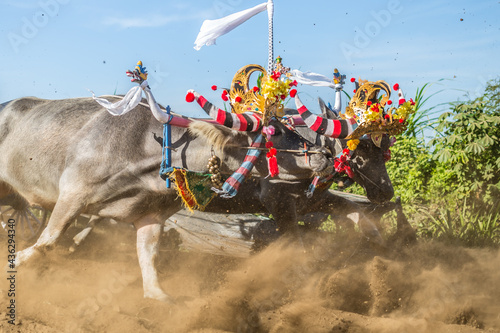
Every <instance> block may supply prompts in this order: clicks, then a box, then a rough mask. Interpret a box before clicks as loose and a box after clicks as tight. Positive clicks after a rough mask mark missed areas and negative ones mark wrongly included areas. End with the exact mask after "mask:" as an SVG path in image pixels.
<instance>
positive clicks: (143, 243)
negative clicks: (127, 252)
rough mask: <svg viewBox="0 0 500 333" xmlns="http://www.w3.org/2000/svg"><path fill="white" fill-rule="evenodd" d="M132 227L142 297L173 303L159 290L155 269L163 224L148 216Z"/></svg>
mask: <svg viewBox="0 0 500 333" xmlns="http://www.w3.org/2000/svg"><path fill="white" fill-rule="evenodd" d="M134 225H135V227H136V229H137V257H138V259H139V265H140V266H141V273H142V284H143V288H144V297H145V298H153V299H157V300H159V301H163V302H168V303H173V300H172V298H171V297H170V296H168V295H167V294H165V292H164V291H163V290H162V289H161V287H160V283H159V282H158V272H157V271H156V267H155V259H156V257H157V256H158V250H159V242H160V236H161V232H162V227H163V223H161V222H158V219H157V218H155V217H152V216H151V215H150V216H146V217H144V218H142V219H140V220H139V221H137V222H135V223H134Z"/></svg>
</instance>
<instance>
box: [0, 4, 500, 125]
mask: <svg viewBox="0 0 500 333" xmlns="http://www.w3.org/2000/svg"><path fill="white" fill-rule="evenodd" d="M261 2H264V0H257V1H254V0H251V1H250V0H245V1H243V0H214V1H212V0H210V1H201V0H183V1H143V2H141V3H140V5H138V4H137V2H135V1H134V2H132V1H123V0H121V1H99V2H98V1H94V0H86V1H76V0H36V1H31V0H21V1H16V0H0V6H1V9H2V12H1V13H2V15H1V17H2V20H1V21H0V60H1V63H2V75H0V82H1V83H0V101H2V102H3V101H7V100H11V99H14V98H18V97H22V96H28V95H29V96H37V97H41V98H50V99H61V98H69V97H82V96H90V93H89V92H88V90H87V89H91V90H93V91H94V92H95V93H96V94H98V95H104V94H113V93H115V92H116V93H119V94H124V93H126V92H127V91H128V89H130V88H131V87H132V86H133V84H132V83H130V81H129V80H128V78H127V77H126V76H125V70H127V69H133V67H134V65H135V63H136V62H137V61H138V60H142V61H143V63H144V65H145V66H146V67H147V69H148V71H149V80H148V81H149V83H150V86H151V87H152V90H153V93H154V95H155V97H156V99H157V100H158V102H160V103H162V104H169V105H170V106H171V107H172V108H173V110H174V111H176V112H178V113H181V114H185V115H188V116H194V117H197V116H203V111H200V109H199V108H197V107H196V106H195V105H192V104H188V103H186V102H185V100H184V97H185V94H186V91H187V90H188V89H191V88H192V89H195V90H197V91H199V92H200V93H202V94H204V95H205V96H206V97H207V98H208V99H209V100H212V102H215V104H217V105H219V106H222V105H223V102H222V100H221V99H220V97H219V96H220V92H212V90H211V89H210V87H211V86H212V85H213V84H215V85H217V86H220V87H228V86H229V85H230V82H231V80H232V77H233V75H234V74H235V73H236V71H237V70H238V69H239V68H240V67H242V66H244V65H246V64H250V63H257V64H260V65H262V66H264V67H265V66H266V64H267V49H268V47H267V40H268V36H267V15H266V14H265V13H261V14H258V15H257V16H255V17H254V18H252V19H251V20H249V21H248V22H246V23H244V24H243V25H242V26H240V27H238V28H236V29H235V30H233V31H232V32H230V33H229V34H228V35H225V36H223V37H221V38H219V39H218V40H217V45H215V46H209V47H207V46H204V47H203V48H202V49H201V50H200V51H196V50H194V49H193V43H194V41H195V39H196V36H197V34H198V31H199V29H200V27H201V24H202V23H203V20H205V19H216V18H220V17H223V16H225V15H228V14H231V13H233V12H237V11H240V10H244V9H247V8H250V7H253V6H255V5H257V4H259V3H261ZM274 5H275V13H274V42H275V55H281V56H282V58H283V60H284V64H285V65H286V66H288V67H291V68H297V69H301V70H303V71H313V72H316V73H321V74H323V75H326V76H329V77H333V69H334V68H338V69H339V70H340V71H341V72H342V73H344V74H346V75H347V78H350V77H356V78H362V79H368V80H371V81H376V80H386V81H387V82H388V83H389V84H391V85H392V84H394V83H399V84H400V86H401V87H402V88H403V90H404V91H405V93H406V95H407V98H409V97H412V96H414V95H415V91H416V89H417V88H418V87H421V86H423V85H424V84H425V83H427V82H435V81H437V80H439V79H443V78H444V79H447V80H445V81H442V82H441V84H442V85H441V86H437V85H436V86H433V87H432V89H431V91H430V92H433V91H437V90H439V89H445V91H444V92H442V93H440V94H438V95H437V96H436V97H434V98H433V99H432V100H431V101H430V103H431V104H437V103H441V102H447V101H454V100H457V99H464V98H465V97H464V95H465V94H466V93H469V94H470V95H471V96H473V97H475V95H476V94H479V93H481V92H482V91H483V89H484V87H485V83H486V81H488V80H490V79H493V78H495V77H497V76H498V75H499V64H498V60H499V59H500V56H499V54H500V45H499V37H500V20H499V19H498V17H499V16H500V1H498V0H495V1H482V0H476V1H470V0H469V1H463V0H453V1H443V0H433V1H430V0H420V1H403V0H401V1H399V0H389V1H386V0H384V1H373V0H359V1H356V2H353V1H342V2H340V1H331V0H330V1H326V0H325V1H314V0H312V1H295V0H287V1H285V0H275V1H274ZM448 79H449V80H448ZM353 89H354V87H353V86H352V84H350V83H347V84H346V87H345V90H346V91H347V92H349V93H351V92H352V90H353ZM298 90H299V93H301V97H302V98H303V99H304V100H305V102H306V103H307V105H310V106H309V107H310V109H312V110H317V109H318V107H317V104H316V102H315V99H316V97H318V96H320V97H322V98H323V99H325V100H327V101H330V102H333V91H332V90H331V89H329V88H317V87H304V86H299V89H298ZM344 102H345V101H344ZM290 106H291V105H290ZM429 106H430V105H429Z"/></svg>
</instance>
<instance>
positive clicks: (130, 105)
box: [91, 80, 172, 124]
mask: <svg viewBox="0 0 500 333" xmlns="http://www.w3.org/2000/svg"><path fill="white" fill-rule="evenodd" d="M143 90H144V94H145V95H146V99H147V101H148V104H149V108H150V109H151V112H152V113H153V116H154V117H155V118H156V119H157V120H158V121H159V122H160V123H163V124H165V123H168V122H169V121H170V120H171V119H172V116H171V115H170V114H167V113H166V112H164V111H162V110H161V108H160V106H159V105H158V103H156V100H155V98H154V97H153V94H152V93H151V89H149V86H148V81H146V80H144V81H143V82H142V83H141V85H139V86H136V87H133V88H132V89H130V90H129V91H128V93H127V94H126V95H125V96H124V97H123V99H122V100H120V101H118V102H116V103H111V102H110V101H108V100H107V99H105V98H101V97H95V95H94V93H93V92H92V91H91V93H92V97H93V98H94V100H95V101H96V102H97V103H99V104H100V105H102V106H103V107H105V108H106V110H108V112H109V113H110V114H112V115H113V116H121V115H124V114H125V113H127V112H129V111H130V110H133V109H134V108H135V107H136V106H137V105H139V103H140V102H141V100H142V91H143Z"/></svg>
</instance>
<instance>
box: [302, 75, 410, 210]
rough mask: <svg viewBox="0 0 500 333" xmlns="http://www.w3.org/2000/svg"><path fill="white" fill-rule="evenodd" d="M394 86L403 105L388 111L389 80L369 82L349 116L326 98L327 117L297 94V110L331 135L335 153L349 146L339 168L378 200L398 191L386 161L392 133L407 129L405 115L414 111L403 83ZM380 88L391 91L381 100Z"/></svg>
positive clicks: (329, 141)
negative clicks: (309, 107)
mask: <svg viewBox="0 0 500 333" xmlns="http://www.w3.org/2000/svg"><path fill="white" fill-rule="evenodd" d="M394 88H395V89H396V90H398V94H399V108H398V109H397V110H396V109H395V108H391V109H389V110H388V112H387V113H385V112H384V106H385V104H388V105H390V104H391V102H390V99H389V98H390V89H389V88H388V85H387V83H385V82H383V81H378V82H375V83H371V82H368V83H365V84H364V85H363V86H361V87H360V88H359V89H357V91H356V95H355V96H354V97H353V99H352V100H351V102H350V103H349V106H348V108H347V111H348V112H351V113H352V114H351V115H350V117H348V118H347V119H340V117H338V116H337V115H336V114H335V113H334V112H333V111H332V110H330V109H329V108H327V107H326V105H325V104H324V103H323V102H322V101H320V105H321V108H322V111H323V117H320V116H317V115H315V114H312V113H311V112H309V111H308V110H307V108H306V107H305V106H304V105H303V104H302V102H301V101H300V99H299V98H298V97H296V105H297V110H298V111H299V113H300V115H301V117H302V118H303V120H304V122H305V123H306V125H307V126H308V127H309V128H310V129H312V130H313V131H315V132H316V133H318V134H321V135H324V136H327V137H328V138H329V139H327V140H325V143H326V144H327V145H329V146H330V149H331V150H332V151H334V154H337V153H338V152H339V151H338V148H339V147H345V148H344V150H343V151H342V154H341V156H340V157H339V158H338V159H337V160H336V161H335V169H336V171H337V172H341V173H342V172H345V173H346V174H347V175H348V176H349V177H350V178H352V179H353V180H354V181H356V182H357V183H358V184H360V185H361V186H362V187H363V188H364V189H365V190H366V193H367V197H368V199H370V200H371V201H373V202H376V203H383V202H385V201H388V200H390V199H391V198H392V197H393V195H394V189H393V187H392V184H391V181H390V179H389V176H388V174H387V170H386V168H385V161H386V160H387V159H388V157H390V151H389V147H390V145H391V139H390V135H393V134H397V133H401V131H402V130H404V122H405V119H406V117H407V116H408V113H409V112H411V104H412V103H411V102H406V101H405V100H404V96H403V93H402V91H401V90H400V89H399V86H397V85H395V87H394ZM380 90H384V91H386V93H387V95H385V96H383V97H382V98H381V99H380V100H379V99H378V96H377V94H378V92H379V91H380ZM375 108H376V110H375ZM346 113H347V112H346ZM356 125H358V126H356ZM356 127H357V128H356ZM345 139H351V140H350V141H346V140H345ZM336 141H337V142H341V145H339V144H338V143H336ZM347 146H349V147H347Z"/></svg>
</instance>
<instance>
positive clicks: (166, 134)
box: [160, 105, 173, 188]
mask: <svg viewBox="0 0 500 333" xmlns="http://www.w3.org/2000/svg"><path fill="white" fill-rule="evenodd" d="M165 110H166V113H167V114H168V115H170V106H169V105H167V107H166V109H165ZM172 118H173V117H172V116H171V117H170V118H169V121H168V122H166V123H165V124H163V148H162V155H161V157H162V160H161V166H160V176H161V175H164V174H166V173H168V172H169V171H171V167H172V151H171V150H170V147H171V146H172V134H171V133H170V126H171V125H170V120H172ZM165 181H166V186H167V188H170V178H168V177H167V179H166V180H165Z"/></svg>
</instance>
